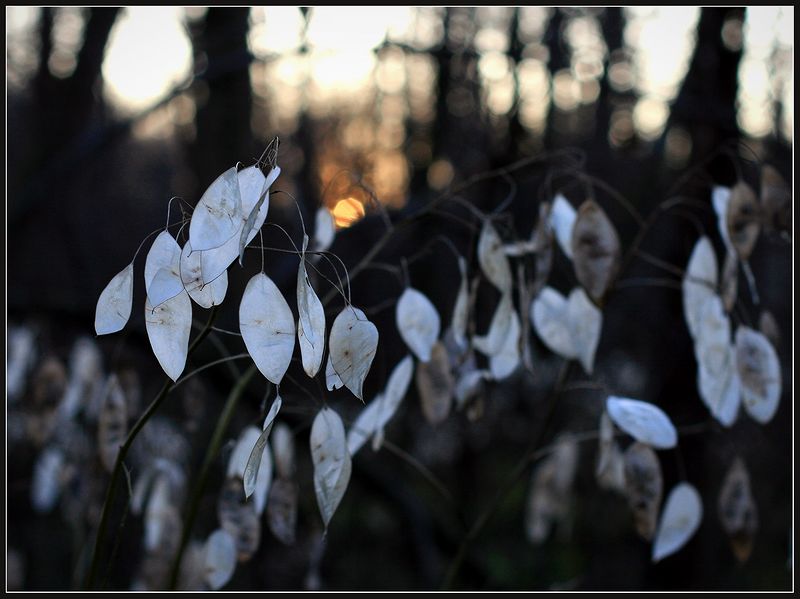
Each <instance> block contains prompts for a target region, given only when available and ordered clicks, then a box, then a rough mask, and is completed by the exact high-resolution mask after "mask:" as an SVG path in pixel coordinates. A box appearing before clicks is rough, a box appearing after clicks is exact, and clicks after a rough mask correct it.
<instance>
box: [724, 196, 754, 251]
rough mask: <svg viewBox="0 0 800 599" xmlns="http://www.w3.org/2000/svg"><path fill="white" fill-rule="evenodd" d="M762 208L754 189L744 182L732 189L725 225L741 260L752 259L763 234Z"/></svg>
mask: <svg viewBox="0 0 800 599" xmlns="http://www.w3.org/2000/svg"><path fill="white" fill-rule="evenodd" d="M760 219H761V207H760V205H759V203H758V199H757V198H756V194H755V192H754V191H753V189H752V188H751V187H750V186H749V185H748V184H747V183H745V182H744V181H739V182H738V183H737V184H736V185H734V186H733V187H732V188H731V196H730V201H729V203H728V212H727V214H726V215H725V225H726V227H727V229H728V238H729V239H730V242H731V244H733V247H734V248H735V249H736V254H737V255H738V256H739V258H740V259H741V260H747V259H749V258H750V254H752V253H753V248H754V247H755V245H756V241H758V235H759V233H760V232H761V222H760Z"/></svg>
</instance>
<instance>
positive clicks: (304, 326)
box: [297, 237, 325, 378]
mask: <svg viewBox="0 0 800 599" xmlns="http://www.w3.org/2000/svg"><path fill="white" fill-rule="evenodd" d="M306 243H308V237H306V238H305V239H304V241H303V250H304V251H305V245H306ZM297 311H298V314H299V318H298V322H297V340H298V342H299V344H300V355H301V357H302V360H303V370H305V371H306V374H307V375H308V376H310V377H312V378H313V377H314V376H315V375H316V374H317V372H318V371H319V368H320V366H321V365H322V354H323V352H324V350H325V310H324V308H323V307H322V302H321V301H320V299H319V297H317V294H316V293H315V292H314V288H313V287H312V286H311V281H309V280H308V274H307V273H306V265H305V253H303V255H302V257H301V258H300V267H299V268H298V270H297Z"/></svg>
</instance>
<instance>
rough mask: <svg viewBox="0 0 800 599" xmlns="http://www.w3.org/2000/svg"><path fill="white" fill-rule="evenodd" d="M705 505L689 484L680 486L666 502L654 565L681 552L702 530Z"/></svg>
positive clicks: (656, 540)
mask: <svg viewBox="0 0 800 599" xmlns="http://www.w3.org/2000/svg"><path fill="white" fill-rule="evenodd" d="M702 519H703V502H702V500H701V499H700V494H699V493H698V492H697V489H695V488H694V487H693V486H692V485H690V484H689V483H679V484H677V485H675V487H674V488H673V489H672V491H670V493H669V495H668V496H667V500H666V501H665V502H664V509H663V511H662V512H661V520H660V522H659V523H658V531H657V532H656V538H655V540H654V541H653V553H652V559H653V562H658V561H660V560H662V559H664V558H665V557H667V556H669V555H672V554H673V553H675V552H676V551H678V550H679V549H681V548H682V547H683V546H684V545H685V544H686V543H688V542H689V539H691V538H692V536H693V535H694V533H695V532H696V531H697V529H698V527H699V526H700V522H701V520H702Z"/></svg>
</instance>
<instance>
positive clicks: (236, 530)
mask: <svg viewBox="0 0 800 599" xmlns="http://www.w3.org/2000/svg"><path fill="white" fill-rule="evenodd" d="M217 519H218V520H219V524H220V527H221V528H223V529H224V530H226V531H227V532H228V533H229V534H230V535H231V536H232V537H233V539H234V541H235V543H236V555H237V559H238V561H240V562H245V561H247V560H249V559H250V558H251V557H252V556H253V554H254V553H255V552H256V550H257V549H258V545H259V543H260V542H261V521H260V518H259V517H258V514H257V513H256V509H255V503H254V502H252V501H247V500H246V499H245V497H244V491H243V489H242V479H241V477H238V476H233V477H228V478H227V479H226V480H225V483H224V484H223V486H222V489H220V493H219V498H218V499H217Z"/></svg>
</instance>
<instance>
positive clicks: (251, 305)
mask: <svg viewBox="0 0 800 599" xmlns="http://www.w3.org/2000/svg"><path fill="white" fill-rule="evenodd" d="M239 328H240V330H241V331H242V339H243V340H244V344H245V346H246V347H247V351H248V353H249V354H250V356H251V357H252V358H253V362H255V364H256V366H257V367H258V370H259V371H260V372H261V374H263V375H264V377H265V378H266V379H267V380H268V381H270V382H271V383H273V384H275V385H279V384H280V382H281V380H283V375H284V374H286V371H287V370H288V369H289V363H290V362H291V360H292V353H293V352H294V337H295V329H294V316H293V315H292V310H291V309H290V308H289V304H287V303H286V300H285V299H284V298H283V295H282V294H281V292H280V289H278V287H277V286H276V285H275V283H273V282H272V279H270V278H269V277H268V276H267V275H265V274H264V273H263V272H262V273H259V274H257V275H255V276H254V277H253V278H252V279H250V281H249V282H248V283H247V287H246V288H245V290H244V293H243V294H242V302H241V304H240V305H239Z"/></svg>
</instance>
